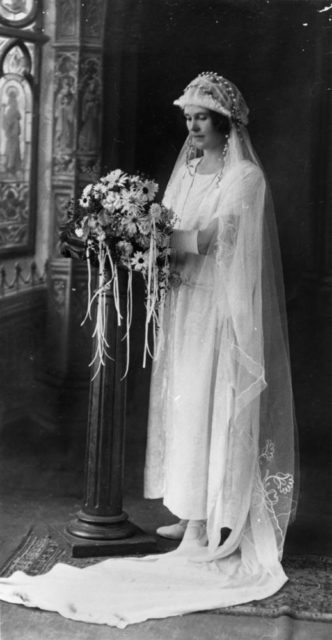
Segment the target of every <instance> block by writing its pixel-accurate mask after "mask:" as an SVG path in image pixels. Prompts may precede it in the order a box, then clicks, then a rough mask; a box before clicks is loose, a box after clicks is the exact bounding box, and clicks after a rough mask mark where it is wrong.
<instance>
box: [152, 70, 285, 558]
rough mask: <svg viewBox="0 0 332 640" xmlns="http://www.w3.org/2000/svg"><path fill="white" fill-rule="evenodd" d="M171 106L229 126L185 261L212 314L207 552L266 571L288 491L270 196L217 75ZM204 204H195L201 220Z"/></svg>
mask: <svg viewBox="0 0 332 640" xmlns="http://www.w3.org/2000/svg"><path fill="white" fill-rule="evenodd" d="M174 104H176V105H177V106H180V107H181V108H183V107H184V106H185V105H186V104H193V105H199V106H203V107H206V108H208V109H212V110H214V111H217V112H219V113H223V114H224V115H226V116H227V117H229V119H230V123H231V131H230V136H229V140H228V151H227V155H226V158H225V166H224V169H223V174H222V176H216V181H215V182H216V184H215V189H214V195H213V198H212V200H213V202H212V205H211V197H210V200H209V207H211V206H212V208H213V214H212V218H213V220H214V221H215V222H216V225H215V227H214V231H212V232H211V236H210V240H209V245H208V248H207V250H206V252H205V255H204V256H201V255H200V256H196V257H194V256H192V257H191V260H190V275H189V277H190V278H191V279H192V281H194V283H195V286H198V287H200V286H202V287H204V286H206V284H207V282H208V284H209V286H213V288H214V299H215V301H216V305H217V309H218V315H219V318H220V323H219V324H218V329H217V334H216V339H215V387H214V389H213V390H212V394H214V398H213V402H212V404H211V406H213V415H212V432H211V447H210V465H209V481H208V523H207V527H208V537H209V553H210V555H211V557H212V558H221V557H224V556H227V555H229V553H231V552H232V551H233V550H234V549H236V548H237V547H238V545H239V544H240V546H241V550H242V556H243V558H244V561H245V562H248V563H250V562H251V561H252V560H253V558H255V559H256V561H258V562H259V563H261V564H263V565H265V566H266V565H268V566H273V564H274V563H275V561H278V559H280V558H281V556H282V551H283V545H284V540H285V533H286V529H287V526H288V523H289V520H290V518H291V516H294V513H295V507H296V496H295V493H296V491H295V484H294V467H295V420H294V411H293V396H292V386H291V372H290V360H289V349H288V333H287V317H286V310H285V296H284V288H283V274H282V265H281V259H280V251H279V243H278V234H277V229H276V223H275V216H274V210H273V204H272V199H271V195H270V191H269V187H268V184H267V181H266V178H265V175H264V172H263V169H262V167H261V165H260V162H259V160H258V158H257V156H256V154H255V152H254V149H253V147H252V144H251V141H250V138H249V135H248V132H247V129H246V124H247V122H248V107H247V105H246V104H245V102H244V99H243V97H242V95H241V93H240V92H239V90H238V89H237V88H236V87H235V86H234V85H233V84H232V83H230V82H229V81H228V80H226V79H225V78H223V77H222V76H219V75H217V74H216V73H212V72H206V73H204V74H200V76H198V77H197V78H196V79H195V80H194V81H193V82H192V83H190V85H188V87H187V88H186V89H185V91H184V94H183V95H182V96H181V97H180V98H179V99H178V100H176V101H175V103H174ZM195 156H197V153H196V152H195V149H194V147H192V146H191V143H190V136H188V138H187V140H186V142H185V145H184V147H183V149H182V150H181V152H180V155H179V157H178V160H177V162H176V164H175V167H174V170H173V173H172V175H171V177H170V180H169V183H168V186H167V189H166V192H165V203H166V204H167V205H168V206H170V207H172V206H175V205H176V203H177V202H178V198H179V192H180V191H181V189H182V187H183V177H184V175H185V173H188V171H189V172H190V171H192V172H194V171H195V167H196V164H197V162H198V161H197V158H195ZM204 206H205V203H204V198H203V202H202V203H201V209H202V215H203V216H204ZM206 206H207V203H206ZM203 226H204V225H203ZM208 312H209V310H207V313H208ZM223 434H227V438H226V439H225V437H224V435H223ZM230 443H232V447H230ZM234 445H235V446H234ZM234 450H236V451H237V454H236V459H233V460H232V459H231V456H232V453H231V452H232V451H234ZM230 483H235V485H236V486H237V495H238V514H239V516H238V519H237V522H236V525H235V527H234V528H233V530H232V533H231V535H230V537H229V538H228V539H227V541H226V542H225V543H224V545H223V546H222V547H219V546H218V545H219V531H220V524H221V522H222V505H223V499H222V497H223V492H225V491H227V490H228V487H229V485H230Z"/></svg>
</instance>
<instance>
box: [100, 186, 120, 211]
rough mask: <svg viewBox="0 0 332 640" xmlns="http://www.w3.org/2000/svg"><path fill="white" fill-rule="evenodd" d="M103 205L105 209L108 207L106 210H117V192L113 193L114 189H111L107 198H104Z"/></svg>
mask: <svg viewBox="0 0 332 640" xmlns="http://www.w3.org/2000/svg"><path fill="white" fill-rule="evenodd" d="M101 204H102V206H103V207H104V209H106V211H109V212H110V213H113V211H115V208H116V207H115V193H113V192H112V191H110V192H109V193H108V194H107V196H106V198H104V199H103V200H102V202H101Z"/></svg>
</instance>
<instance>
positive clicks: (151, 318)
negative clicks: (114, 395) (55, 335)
mask: <svg viewBox="0 0 332 640" xmlns="http://www.w3.org/2000/svg"><path fill="white" fill-rule="evenodd" d="M157 192H158V184H157V183H156V182H155V181H154V180H149V179H147V178H145V177H144V176H141V175H128V174H127V173H125V172H124V171H122V170H121V169H116V170H114V171H111V172H109V173H107V174H106V175H105V176H103V177H101V178H100V179H99V180H98V181H97V182H94V183H91V184H88V185H87V186H86V187H84V189H83V192H82V194H81V197H80V198H79V200H78V202H76V201H74V200H71V201H70V203H69V206H68V221H67V222H66V223H65V225H63V227H62V229H61V234H60V240H61V246H62V253H63V255H67V256H68V255H70V256H74V257H80V258H86V260H87V263H88V292H89V296H88V308H87V314H86V316H85V318H84V320H83V322H85V321H86V319H87V318H88V317H90V318H91V307H92V304H93V303H94V301H95V300H96V299H97V300H98V307H97V319H96V327H95V331H94V335H95V336H96V337H97V341H96V344H97V348H96V353H95V356H94V358H93V360H92V362H91V365H92V364H93V363H94V362H95V360H98V366H97V369H96V374H95V375H97V373H98V372H99V369H100V367H101V366H102V365H104V364H105V357H111V356H110V354H109V353H108V344H107V342H106V339H105V292H106V291H107V290H108V289H110V288H111V287H112V289H113V296H114V304H115V308H116V312H117V319H118V324H119V325H120V324H121V320H122V317H121V312H120V301H119V286H118V268H121V267H122V268H125V269H127V270H128V288H127V310H128V312H127V332H126V338H127V363H126V371H125V374H124V376H125V375H126V374H127V372H128V366H129V331H130V325H131V318H132V273H133V272H134V271H136V272H140V273H141V274H142V276H143V279H144V285H145V306H146V323H145V343H144V356H143V366H145V364H146V356H147V353H149V355H151V356H152V357H153V351H152V350H151V349H150V347H149V342H148V333H149V325H150V323H152V327H153V337H154V342H155V339H156V333H157V330H158V327H159V326H160V323H161V316H162V311H163V305H164V300H165V296H166V292H167V288H168V279H169V253H170V251H169V248H168V245H169V237H170V235H171V233H172V231H173V228H174V223H175V217H174V214H173V213H172V212H171V211H170V210H169V209H167V208H166V207H165V206H164V205H163V204H158V203H157V202H155V197H156V194H157ZM97 264H98V266H99V283H98V286H97V289H96V290H95V291H94V292H92V290H91V282H92V279H91V265H97ZM106 267H108V269H106ZM106 274H110V277H109V276H106Z"/></svg>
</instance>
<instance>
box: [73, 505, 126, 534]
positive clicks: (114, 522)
mask: <svg viewBox="0 0 332 640" xmlns="http://www.w3.org/2000/svg"><path fill="white" fill-rule="evenodd" d="M135 528H136V527H135V525H134V524H132V523H131V522H129V520H128V516H127V514H126V513H125V512H122V513H120V514H119V515H118V516H113V517H112V516H109V517H108V516H98V515H89V514H86V513H84V511H79V512H78V514H77V518H75V520H72V521H71V522H69V523H68V525H67V526H66V530H67V531H68V533H70V534H71V535H73V536H75V537H78V538H88V539H92V540H104V541H107V540H110V541H112V540H121V539H122V538H130V537H131V536H133V535H135Z"/></svg>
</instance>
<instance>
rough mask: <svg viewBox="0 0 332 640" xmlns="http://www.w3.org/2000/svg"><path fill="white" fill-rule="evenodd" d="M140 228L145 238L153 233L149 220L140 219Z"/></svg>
mask: <svg viewBox="0 0 332 640" xmlns="http://www.w3.org/2000/svg"><path fill="white" fill-rule="evenodd" d="M138 228H139V230H140V232H141V233H142V234H143V236H147V235H149V233H151V222H150V220H149V218H140V220H139V221H138Z"/></svg>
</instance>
